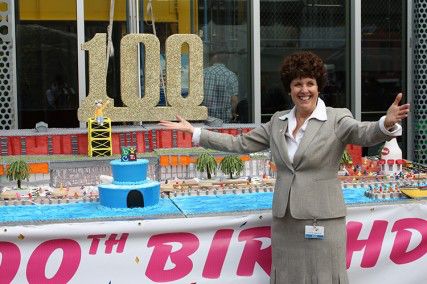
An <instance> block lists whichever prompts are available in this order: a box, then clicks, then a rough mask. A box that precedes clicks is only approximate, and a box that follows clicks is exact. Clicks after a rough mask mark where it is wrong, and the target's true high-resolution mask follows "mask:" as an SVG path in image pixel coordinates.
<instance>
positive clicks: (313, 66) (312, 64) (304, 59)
mask: <svg viewBox="0 0 427 284" xmlns="http://www.w3.org/2000/svg"><path fill="white" fill-rule="evenodd" d="M280 71H281V73H280V75H281V79H282V83H283V87H285V91H286V92H290V91H291V87H290V85H291V82H292V80H293V79H295V78H313V79H316V82H317V86H318V89H319V91H321V90H322V89H323V87H324V86H325V84H326V79H327V78H326V75H327V73H326V68H325V65H324V64H323V61H322V59H321V58H320V57H319V56H317V55H316V54H314V53H313V52H310V51H301V52H296V53H293V54H291V55H289V56H286V57H285V59H284V60H283V64H282V67H281V70H280Z"/></svg>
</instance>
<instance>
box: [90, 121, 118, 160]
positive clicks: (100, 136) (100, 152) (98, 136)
mask: <svg viewBox="0 0 427 284" xmlns="http://www.w3.org/2000/svg"><path fill="white" fill-rule="evenodd" d="M87 135H88V142H89V143H88V156H89V157H103V156H111V155H112V154H113V149H112V143H111V120H110V119H109V118H107V117H106V118H104V124H103V125H100V124H98V122H96V120H95V119H93V118H89V121H88V130H87Z"/></svg>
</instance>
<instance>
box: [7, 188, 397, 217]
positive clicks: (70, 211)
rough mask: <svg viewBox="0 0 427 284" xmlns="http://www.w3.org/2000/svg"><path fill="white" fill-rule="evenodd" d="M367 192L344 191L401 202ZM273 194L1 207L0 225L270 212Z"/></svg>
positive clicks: (358, 199)
mask: <svg viewBox="0 0 427 284" xmlns="http://www.w3.org/2000/svg"><path fill="white" fill-rule="evenodd" d="M364 192H365V189H364V188H347V189H344V190H343V193H344V199H345V202H346V203H347V204H358V203H375V202H396V201H400V200H402V199H403V198H401V199H377V200H375V199H370V198H368V197H366V196H365V195H364ZM272 198H273V193H271V192H260V193H246V194H219V195H207V196H194V195H193V196H178V197H173V198H170V199H169V198H161V199H160V202H159V204H158V205H155V206H149V207H145V208H132V209H127V208H109V207H104V206H102V205H100V204H99V203H98V202H91V203H70V204H60V205H25V206H15V205H8V206H1V207H0V223H5V222H8V223H9V222H12V223H13V222H32V221H61V220H62V221H65V220H66V221H73V220H82V219H84V220H89V219H103V218H105V219H109V218H114V219H117V218H123V219H126V218H131V217H137V218H138V217H141V218H150V216H159V215H160V216H162V215H163V216H168V215H171V216H195V215H199V214H201V215H206V214H212V215H215V214H218V213H226V212H244V211H251V210H264V209H267V210H268V209H270V208H271V204H272Z"/></svg>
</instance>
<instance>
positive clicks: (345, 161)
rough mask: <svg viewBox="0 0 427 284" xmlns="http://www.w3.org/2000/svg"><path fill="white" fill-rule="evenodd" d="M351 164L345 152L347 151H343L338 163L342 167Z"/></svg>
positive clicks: (348, 155) (349, 157)
mask: <svg viewBox="0 0 427 284" xmlns="http://www.w3.org/2000/svg"><path fill="white" fill-rule="evenodd" d="M352 162H353V160H352V159H351V156H350V154H349V153H348V152H347V150H344V153H343V154H342V156H341V161H340V163H341V164H342V165H348V164H351V163H352Z"/></svg>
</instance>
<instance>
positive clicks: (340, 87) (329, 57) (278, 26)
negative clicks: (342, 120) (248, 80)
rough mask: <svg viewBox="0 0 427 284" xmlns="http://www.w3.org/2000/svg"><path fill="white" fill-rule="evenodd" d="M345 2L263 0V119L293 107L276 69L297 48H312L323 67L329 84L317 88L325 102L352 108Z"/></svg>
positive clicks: (346, 8)
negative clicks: (349, 86) (319, 88)
mask: <svg viewBox="0 0 427 284" xmlns="http://www.w3.org/2000/svg"><path fill="white" fill-rule="evenodd" d="M347 2H348V1H341V0H313V1H305V0H304V1H303V0H294V1H272V0H261V2H260V3H261V6H260V8H261V19H260V21H261V27H260V29H261V113H262V121H268V120H269V119H270V117H271V115H272V114H274V112H276V111H279V110H284V109H289V108H291V107H292V101H291V99H290V97H289V96H288V95H287V94H285V91H284V88H283V86H282V83H281V80H280V72H279V71H280V67H281V64H282V62H283V58H284V57H285V56H287V55H289V54H291V53H294V52H296V51H300V50H309V51H313V52H314V53H316V54H317V55H319V56H320V57H321V58H322V59H323V61H324V63H325V65H326V69H327V71H328V83H327V85H326V86H325V88H324V90H323V91H322V92H321V98H322V99H324V100H325V103H326V105H328V106H333V107H350V97H349V91H348V83H347V82H348V76H349V72H347V70H349V68H348V64H347V62H348V55H347V54H348V51H347V50H348V49H347V45H346V37H347V31H348V30H349V29H348V25H349V20H348V18H347V19H346V11H347V10H348V7H347V6H346V5H347V4H346V3H347Z"/></svg>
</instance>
